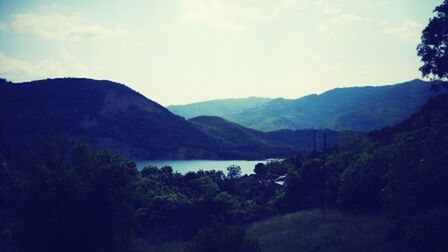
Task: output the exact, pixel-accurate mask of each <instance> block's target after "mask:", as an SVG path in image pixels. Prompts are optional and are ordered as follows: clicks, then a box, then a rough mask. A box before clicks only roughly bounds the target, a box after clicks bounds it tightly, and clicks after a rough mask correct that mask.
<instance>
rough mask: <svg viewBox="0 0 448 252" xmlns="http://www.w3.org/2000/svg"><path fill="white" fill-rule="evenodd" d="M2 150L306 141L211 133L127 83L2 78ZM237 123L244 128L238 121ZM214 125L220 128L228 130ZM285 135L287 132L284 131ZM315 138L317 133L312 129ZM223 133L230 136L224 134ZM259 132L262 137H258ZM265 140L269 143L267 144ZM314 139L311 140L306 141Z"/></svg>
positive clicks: (291, 145)
mask: <svg viewBox="0 0 448 252" xmlns="http://www.w3.org/2000/svg"><path fill="white" fill-rule="evenodd" d="M0 114H1V116H2V120H1V121H0V136H1V138H0V139H1V140H0V148H2V149H3V150H4V151H5V152H7V153H12V154H20V153H21V152H24V150H26V149H29V148H31V147H32V145H33V144H34V143H35V142H36V141H37V140H38V139H39V138H41V137H52V136H58V135H61V136H65V137H67V138H69V139H71V140H78V139H85V140H87V142H89V143H91V144H93V145H94V146H105V147H107V148H109V149H111V150H113V151H115V152H117V153H119V154H121V155H123V156H126V157H131V158H137V159H141V158H143V159H191V158H202V159H232V158H241V159H258V158H268V157H286V156H288V155H291V154H292V153H294V152H296V151H297V150H298V149H302V148H312V145H307V146H304V145H303V142H297V141H296V142H291V141H290V140H289V139H291V138H293V137H294V134H295V133H294V132H292V131H291V132H290V133H291V134H292V135H291V137H289V138H284V139H288V141H283V142H282V141H281V140H278V141H271V140H267V138H266V137H265V136H264V135H263V134H260V133H257V132H253V133H251V134H253V137H254V138H255V139H253V141H252V140H250V139H249V138H244V139H241V138H239V135H237V132H236V131H231V132H227V133H224V132H216V131H215V132H214V133H211V132H206V131H204V127H203V125H204V123H205V122H202V124H199V123H198V121H197V122H194V121H187V120H185V119H184V118H182V117H180V116H177V115H174V114H172V113H171V112H169V111H168V110H167V109H165V108H164V107H162V106H161V105H159V104H157V103H156V102H153V101H151V100H149V99H147V98H146V97H144V96H143V95H141V94H139V93H137V92H135V91H134V90H132V89H130V88H128V87H127V86H125V85H123V84H118V83H114V82H111V81H97V80H91V79H81V78H63V79H47V80H39V81H32V82H28V83H9V82H7V81H4V80H3V81H1V82H0ZM234 127H239V126H238V125H234ZM225 128H227V127H224V128H219V127H215V130H218V131H219V130H225ZM287 134H288V133H287ZM308 136H309V137H312V133H309V135H308ZM223 137H225V139H223ZM256 138H259V139H256ZM266 141H268V142H269V144H268V143H267V142H266ZM307 143H309V141H307Z"/></svg>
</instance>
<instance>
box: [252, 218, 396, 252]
mask: <svg viewBox="0 0 448 252" xmlns="http://www.w3.org/2000/svg"><path fill="white" fill-rule="evenodd" d="M390 227H391V225H390V224H389V223H387V221H386V220H384V219H383V218H381V217H380V216H371V215H352V214H345V213H340V212H337V211H327V212H323V211H319V210H313V211H301V212H297V213H292V214H287V215H282V216H276V217H273V218H270V219H267V220H263V221H260V222H257V223H254V224H253V225H251V226H250V227H249V229H248V231H247V233H248V234H249V235H251V236H253V237H256V238H257V239H258V241H259V243H260V247H261V251H263V252H284V251H303V252H321V251H322V252H324V251H332V252H339V251H340V252H351V251H353V252H358V251H363V252H378V251H393V250H391V249H392V248H393V246H392V245H393V244H391V243H390V242H389V241H387V230H388V229H390Z"/></svg>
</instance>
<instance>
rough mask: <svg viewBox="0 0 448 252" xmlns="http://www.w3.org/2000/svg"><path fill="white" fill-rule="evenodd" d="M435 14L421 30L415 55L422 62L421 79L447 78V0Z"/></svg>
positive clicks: (438, 7)
mask: <svg viewBox="0 0 448 252" xmlns="http://www.w3.org/2000/svg"><path fill="white" fill-rule="evenodd" d="M434 12H435V13H436V14H435V16H434V17H433V18H431V19H430V20H429V24H428V26H427V27H426V28H425V29H424V30H423V33H422V37H421V39H422V42H421V43H420V45H418V47H417V54H418V56H420V57H421V60H422V61H423V66H422V67H420V71H421V72H422V74H423V77H430V78H432V79H436V78H439V79H447V78H448V53H447V49H448V48H447V47H448V0H444V1H443V3H442V4H441V5H439V6H437V7H436V9H435V10H434Z"/></svg>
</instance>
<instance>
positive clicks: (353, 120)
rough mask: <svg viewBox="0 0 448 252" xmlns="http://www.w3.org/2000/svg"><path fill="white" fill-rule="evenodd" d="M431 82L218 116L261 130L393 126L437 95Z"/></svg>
mask: <svg viewBox="0 0 448 252" xmlns="http://www.w3.org/2000/svg"><path fill="white" fill-rule="evenodd" d="M430 84H431V82H425V81H422V80H419V79H414V80H411V81H408V82H403V83H399V84H388V85H384V86H356V87H341V88H335V89H331V90H329V91H326V92H323V93H321V94H311V95H307V96H304V97H301V98H298V99H284V98H277V99H271V100H269V101H268V102H265V103H263V104H261V105H260V106H254V107H252V108H248V109H243V110H239V111H237V112H234V113H232V114H224V115H220V116H221V117H223V118H225V119H227V120H229V121H233V122H236V123H238V124H241V125H243V126H246V127H250V128H253V129H257V130H261V131H273V130H279V129H309V128H318V129H319V128H328V129H333V130H354V131H364V132H367V131H370V130H377V129H381V128H383V127H386V126H392V125H394V124H397V123H399V122H401V121H403V120H405V119H406V118H407V117H409V116H410V115H411V114H412V113H414V112H417V111H418V110H419V109H420V107H421V106H422V105H423V104H425V103H426V101H427V100H428V99H429V98H430V97H433V96H435V95H437V92H433V91H431V85H430ZM432 84H434V83H432ZM436 84H437V83H436ZM442 92H446V90H445V89H444V90H442ZM203 105H204V106H206V103H203ZM184 106H187V108H188V105H184ZM169 108H170V107H169ZM173 112H174V111H173ZM209 114H210V113H209ZM180 115H181V116H184V115H183V114H180Z"/></svg>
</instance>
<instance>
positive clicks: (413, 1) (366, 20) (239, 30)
mask: <svg viewBox="0 0 448 252" xmlns="http://www.w3.org/2000/svg"><path fill="white" fill-rule="evenodd" d="M441 3H442V0H375V1H372V0H76V1H75V0H73V1H69V0H59V1H54V0H53V1H51V0H28V1H26V0H0V77H2V78H6V79H8V80H11V81H14V82H21V81H29V80H36V79H44V78H56V77H87V78H94V79H107V80H112V81H116V82H120V83H124V84H126V85H127V86H129V87H131V88H133V89H134V90H136V91H138V92H140V93H141V94H143V95H145V96H146V97H148V98H149V99H152V100H154V101H156V102H159V103H160V104H162V105H172V104H186V103H191V102H197V101H204V100H210V99H222V98H240V97H249V96H260V97H272V98H275V97H284V98H298V97H301V96H304V95H308V94H312V93H321V92H323V91H326V90H329V89H332V88H336V87H347V86H364V85H375V86H376V85H385V84H392V83H400V82H405V81H408V80H411V79H415V78H421V74H420V72H419V70H418V68H419V66H420V65H421V62H420V59H419V58H418V56H417V55H416V46H417V45H418V44H419V41H420V35H421V31H422V30H423V29H424V27H425V26H426V25H427V24H428V20H429V18H431V17H432V16H433V13H432V11H433V10H434V8H435V7H436V6H437V5H439V4H441Z"/></svg>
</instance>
